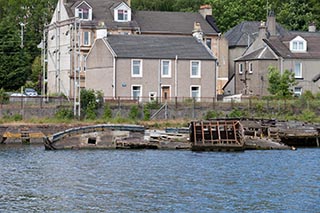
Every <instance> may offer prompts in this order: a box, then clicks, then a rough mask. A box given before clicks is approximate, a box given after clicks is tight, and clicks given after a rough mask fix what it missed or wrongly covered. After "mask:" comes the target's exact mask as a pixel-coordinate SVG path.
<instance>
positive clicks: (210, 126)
mask: <svg viewBox="0 0 320 213" xmlns="http://www.w3.org/2000/svg"><path fill="white" fill-rule="evenodd" d="M211 124H212V123H211V122H210V123H209V128H210V138H211V145H213V136H212V125H211Z"/></svg>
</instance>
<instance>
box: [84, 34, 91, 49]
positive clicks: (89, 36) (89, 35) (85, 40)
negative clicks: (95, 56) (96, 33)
mask: <svg viewBox="0 0 320 213" xmlns="http://www.w3.org/2000/svg"><path fill="white" fill-rule="evenodd" d="M86 34H87V35H88V38H86ZM82 44H83V46H91V32H90V31H83V39H82Z"/></svg>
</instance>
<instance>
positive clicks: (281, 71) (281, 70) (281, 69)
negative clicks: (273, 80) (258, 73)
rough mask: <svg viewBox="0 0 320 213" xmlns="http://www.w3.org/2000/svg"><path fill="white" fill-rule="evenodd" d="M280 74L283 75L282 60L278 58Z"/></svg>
mask: <svg viewBox="0 0 320 213" xmlns="http://www.w3.org/2000/svg"><path fill="white" fill-rule="evenodd" d="M280 73H281V75H282V74H283V58H282V57H281V58H280Z"/></svg>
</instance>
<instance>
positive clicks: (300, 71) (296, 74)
mask: <svg viewBox="0 0 320 213" xmlns="http://www.w3.org/2000/svg"><path fill="white" fill-rule="evenodd" d="M298 66H299V68H300V70H297V68H298ZM297 71H298V72H299V73H297ZM294 77H295V78H302V63H301V62H295V63H294Z"/></svg>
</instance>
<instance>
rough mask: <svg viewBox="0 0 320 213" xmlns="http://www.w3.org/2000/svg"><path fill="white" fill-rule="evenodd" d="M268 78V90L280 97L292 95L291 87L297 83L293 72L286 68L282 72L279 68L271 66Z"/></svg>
mask: <svg viewBox="0 0 320 213" xmlns="http://www.w3.org/2000/svg"><path fill="white" fill-rule="evenodd" d="M268 80H269V87H268V91H269V92H270V93H271V94H272V95H274V96H276V97H278V98H289V97H292V95H293V92H292V90H291V88H292V87H293V86H294V85H296V84H297V83H296V80H295V77H294V73H293V72H291V71H289V70H285V71H284V73H283V74H281V73H280V72H279V70H278V69H276V68H274V67H269V73H268Z"/></svg>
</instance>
